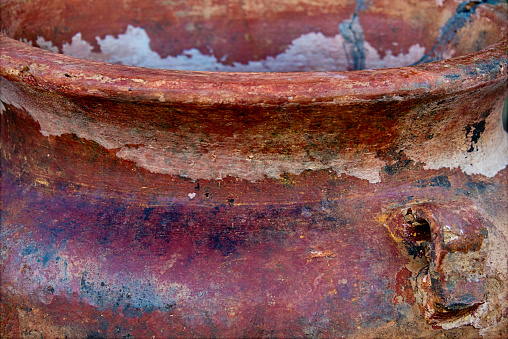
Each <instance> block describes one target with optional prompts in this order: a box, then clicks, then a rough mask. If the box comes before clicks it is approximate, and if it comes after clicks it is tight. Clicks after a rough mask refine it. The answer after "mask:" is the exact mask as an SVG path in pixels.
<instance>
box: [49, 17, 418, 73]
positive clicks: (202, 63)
mask: <svg viewBox="0 0 508 339" xmlns="http://www.w3.org/2000/svg"><path fill="white" fill-rule="evenodd" d="M96 40H97V43H98V45H99V46H100V49H101V52H100V53H96V52H93V51H92V50H93V48H92V45H91V44H90V43H89V42H87V41H85V40H83V39H82V35H81V33H77V34H76V35H75V36H74V37H72V40H71V42H70V43H65V44H64V45H63V46H62V52H63V54H65V55H69V56H74V57H78V58H84V59H91V60H98V61H107V62H112V63H119V64H124V65H131V66H140V67H148V68H165V69H178V70H200V71H223V72H225V71H227V72H287V71H340V70H347V69H348V58H347V55H346V53H345V50H344V46H345V45H346V44H345V40H344V38H343V37H342V36H341V35H340V34H337V35H335V36H333V37H326V36H324V35H323V34H322V33H321V32H312V33H307V34H303V35H301V36H300V37H298V38H297V39H295V40H293V41H292V43H291V44H290V45H289V46H288V47H287V49H286V50H285V51H284V52H283V53H281V54H278V55H276V56H274V57H271V56H270V57H267V58H266V59H264V60H261V61H250V62H249V63H247V64H241V63H238V62H234V63H233V64H232V65H225V64H223V63H222V62H221V60H218V59H217V58H216V57H215V56H214V55H213V51H210V55H206V54H203V53H202V52H200V51H199V50H198V49H196V48H191V49H187V50H185V51H183V53H182V54H180V55H178V56H168V57H166V58H161V57H160V56H159V55H158V54H157V53H156V52H154V51H153V50H151V48H150V37H149V36H148V34H147V33H146V31H145V30H144V29H143V28H140V27H134V26H131V25H129V26H128V27H127V30H126V31H125V33H124V34H119V35H118V37H117V38H115V37H113V36H111V35H107V36H106V37H105V38H104V39H101V38H100V37H96ZM44 46H49V48H52V45H51V46H50V43H49V44H48V43H45V44H44ZM363 48H364V55H365V67H366V68H370V69H376V68H389V67H400V66H407V65H410V64H413V63H415V62H416V61H417V60H419V59H421V58H422V57H423V56H424V54H425V48H424V47H421V46H420V45H419V44H415V45H413V46H411V47H410V48H409V50H408V52H407V53H406V54H404V53H400V54H399V55H396V56H395V55H393V53H392V52H391V51H389V50H388V51H386V55H385V56H384V57H381V56H380V55H379V53H378V52H377V50H376V49H375V48H374V47H372V46H371V45H370V44H369V43H368V42H364V43H363Z"/></svg>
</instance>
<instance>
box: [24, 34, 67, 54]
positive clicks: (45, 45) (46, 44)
mask: <svg viewBox="0 0 508 339" xmlns="http://www.w3.org/2000/svg"><path fill="white" fill-rule="evenodd" d="M24 42H25V43H28V42H26V41H24ZM35 42H36V43H37V45H38V46H39V47H40V48H41V49H44V50H46V51H50V52H53V53H59V52H60V50H59V49H58V46H53V42H52V41H51V40H50V41H46V40H44V38H43V37H42V36H38V37H37V40H35ZM29 44H30V45H31V43H29Z"/></svg>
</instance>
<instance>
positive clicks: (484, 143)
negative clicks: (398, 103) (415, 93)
mask: <svg viewBox="0 0 508 339" xmlns="http://www.w3.org/2000/svg"><path fill="white" fill-rule="evenodd" d="M502 104H503V102H502V101H500V102H498V104H497V107H495V108H494V109H493V110H489V111H488V112H485V114H486V115H488V116H487V117H486V118H479V119H478V120H477V121H476V122H473V123H469V124H465V126H464V127H463V128H462V129H459V128H453V129H448V128H445V127H444V126H445V125H446V124H454V123H455V122H454V118H452V116H451V115H449V116H448V117H446V120H449V121H445V120H443V121H442V122H441V124H438V125H436V126H434V127H432V128H430V129H429V130H428V131H427V132H423V131H422V130H421V131H420V133H419V137H418V139H419V140H417V139H413V141H412V143H411V144H408V145H407V146H406V147H405V148H404V153H405V154H406V155H407V156H408V157H409V158H411V159H412V160H413V161H420V162H422V163H424V164H425V166H424V168H425V169H439V168H443V167H447V168H460V169H461V170H462V171H464V172H465V173H466V174H470V175H471V174H483V175H485V176H488V177H493V176H494V175H496V174H497V173H498V172H499V171H500V170H502V169H504V168H505V167H506V166H507V165H508V134H507V133H506V132H505V131H504V129H503V125H502V123H501V121H500V117H501V108H502ZM414 119H415V117H408V124H410V125H415V126H417V125H418V124H417V123H416V122H415V120H414ZM425 128H426V127H425ZM445 130H447V132H444V131H445ZM427 133H428V135H426V134H427ZM450 133H453V135H450ZM443 138H446V140H450V141H452V140H453V142H445V143H443ZM424 139H425V140H424ZM417 145H418V146H417Z"/></svg>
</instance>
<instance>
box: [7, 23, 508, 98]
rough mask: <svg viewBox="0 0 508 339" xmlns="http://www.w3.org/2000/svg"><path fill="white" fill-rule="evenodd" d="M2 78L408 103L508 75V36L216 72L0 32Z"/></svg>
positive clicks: (137, 91)
mask: <svg viewBox="0 0 508 339" xmlns="http://www.w3.org/2000/svg"><path fill="white" fill-rule="evenodd" d="M0 51H1V56H0V77H3V78H6V79H7V80H8V81H14V82H24V83H26V84H28V85H29V86H31V87H33V88H35V89H39V90H46V91H48V90H49V91H51V92H55V93H56V94H60V95H64V96H69V95H72V96H85V97H90V96H92V97H97V98H106V99H110V100H121V101H136V102H155V103H159V104H160V103H173V104H174V103H183V104H194V105H205V106H208V105H221V104H222V105H224V104H225V105H231V104H236V105H256V104H258V105H280V104H284V103H286V104H289V103H295V104H306V103H307V104H318V103H320V104H323V103H324V104H326V103H332V104H341V103H347V102H352V101H353V102H354V101H371V100H373V99H378V100H385V101H402V100H405V99H406V98H415V97H421V96H428V95H430V96H435V95H436V96H442V95H443V94H451V93H454V92H462V91H467V90H472V89H474V88H478V87H483V86H486V85H488V84H489V83H492V82H498V81H502V80H506V79H507V78H508V34H505V35H504V36H503V37H502V38H501V39H500V40H499V41H498V42H496V43H494V44H492V45H490V46H488V47H486V48H484V49H482V50H480V51H478V52H474V53H470V54H466V55H462V56H458V57H454V58H450V59H445V60H441V61H435V62H429V63H426V64H419V65H414V66H404V67H398V68H383V69H373V70H359V71H321V72H264V73H249V72H210V71H181V70H170V69H150V68H143V67H137V66H127V65H117V64H111V63H107V62H100V61H93V60H86V59H80V58H76V57H71V56H67V55H63V54H57V53H53V52H50V51H45V50H42V49H40V48H37V47H33V46H30V45H28V44H26V43H23V42H21V41H17V40H15V39H12V38H9V37H7V36H6V35H5V34H3V33H1V32H0Z"/></svg>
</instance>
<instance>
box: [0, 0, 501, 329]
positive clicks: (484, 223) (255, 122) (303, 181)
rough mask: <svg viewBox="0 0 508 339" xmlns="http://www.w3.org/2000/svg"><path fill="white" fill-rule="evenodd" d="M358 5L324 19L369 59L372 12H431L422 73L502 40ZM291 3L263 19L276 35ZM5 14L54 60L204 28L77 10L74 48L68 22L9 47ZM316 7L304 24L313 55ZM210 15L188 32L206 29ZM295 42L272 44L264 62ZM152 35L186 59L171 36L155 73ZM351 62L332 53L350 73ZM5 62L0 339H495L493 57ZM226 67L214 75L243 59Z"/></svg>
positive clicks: (481, 15) (494, 9)
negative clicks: (258, 64)
mask: <svg viewBox="0 0 508 339" xmlns="http://www.w3.org/2000/svg"><path fill="white" fill-rule="evenodd" d="M67 3H68V1H67ZM112 3H113V2H101V4H102V5H101V6H102V7H100V6H99V7H98V8H99V9H98V11H99V12H100V13H105V11H104V10H105V9H107V8H109V7H108V6H112V5H111V4H112ZM159 3H162V2H157V4H159ZM330 3H332V2H330ZM333 3H335V2H333ZM362 3H363V2H361V1H358V2H357V3H355V2H352V1H351V2H347V1H346V2H337V5H334V6H332V5H330V6H331V7H330V13H332V14H333V15H336V14H337V13H342V14H340V15H342V16H341V17H340V18H339V19H340V20H338V19H334V20H338V21H339V22H346V24H347V23H350V24H351V25H350V26H348V27H349V28H348V27H345V28H343V32H346V33H343V34H344V35H347V34H348V33H347V32H349V33H351V34H352V35H351V36H352V37H353V38H351V39H350V40H349V41H350V42H351V44H353V45H354V44H356V43H357V42H358V41H359V40H361V39H359V37H360V35H358V32H359V31H358V30H357V31H355V32H353V31H351V30H353V29H354V28H355V27H356V25H357V24H358V22H356V21H355V20H359V24H361V25H362V27H363V28H362V31H363V33H362V34H363V39H365V41H371V42H372V41H378V42H379V43H380V44H381V41H382V40H383V39H374V38H372V34H373V33H372V32H373V31H372V28H369V27H370V26H369V25H368V24H367V23H366V22H368V21H366V18H367V17H366V16H364V15H367V14H368V15H369V16H368V17H369V18H370V19H372V18H374V17H375V16H376V15H377V17H378V18H379V20H381V19H383V18H384V17H385V16H388V14H387V12H382V11H380V8H390V9H389V10H387V11H388V12H389V11H392V13H391V14H389V16H390V17H393V16H397V15H399V16H400V17H405V16H406V14H407V11H413V12H411V13H413V14H414V15H416V14H417V13H419V12H418V11H417V9H418V10H419V11H424V10H425V9H426V8H437V12H436V13H438V14H439V15H441V16H440V19H439V20H436V18H433V17H431V16H429V17H428V18H424V19H422V20H423V21H415V23H418V22H423V23H424V24H422V25H421V26H418V27H420V29H423V28H428V27H430V26H432V27H434V26H435V27H434V28H433V29H432V30H431V31H433V32H434V33H433V35H432V36H431V37H425V38H424V37H423V36H422V39H421V40H420V42H421V44H422V46H425V47H426V54H427V55H428V57H429V58H441V57H442V56H443V55H442V54H443V53H444V52H443V51H446V50H447V48H448V47H449V46H451V45H450V44H452V45H453V43H452V42H450V41H451V40H448V37H447V35H446V32H448V31H449V30H450V31H451V30H454V29H455V28H457V30H458V31H459V32H462V31H461V30H465V31H464V32H478V31H481V30H482V29H485V30H486V33H485V35H484V38H485V41H487V42H489V43H490V42H494V41H490V40H489V39H493V38H492V35H495V34H498V37H499V35H500V34H501V33H502V32H504V31H505V26H503V25H502V24H500V22H502V21H499V18H500V17H502V16H503V14H502V12H500V11H498V10H499V8H504V7H502V6H504V5H503V4H502V3H498V2H496V1H487V4H483V3H482V4H479V3H476V2H475V3H472V4H471V6H473V5H474V8H473V7H470V8H469V9H467V10H460V11H459V10H456V7H457V5H458V4H456V3H454V2H453V1H429V2H422V1H420V2H419V3H422V5H421V6H423V7H418V6H417V5H416V2H415V5H414V6H413V5H411V6H409V7H407V8H409V9H404V10H402V9H397V7H396V6H397V5H396V4H394V5H386V7H381V6H380V4H381V2H380V1H379V2H373V4H371V6H370V7H362ZM55 4H56V5H55V6H56V7H55V8H58V6H59V2H55ZM123 4H124V5H125V6H127V8H128V6H130V5H129V3H128V2H123ZM376 4H377V5H376ZM440 4H441V5H440ZM57 5H58V6H57ZM75 5H76V6H77V7H76V8H78V9H79V8H81V7H79V6H82V5H83V3H82V2H76V4H75ZM247 5H252V6H253V2H247ZM247 5H242V6H247ZM290 5H293V2H290V1H288V2H287V3H286V2H284V3H283V2H281V5H280V6H281V7H276V6H275V7H273V8H270V9H268V7H267V8H266V9H264V10H265V11H268V12H270V13H271V14H270V13H268V14H266V13H265V15H266V17H270V16H271V15H273V16H274V21H273V22H277V20H282V22H284V23H288V22H290V21H291V22H292V20H290V19H292V16H293V15H294V13H293V12H291V11H288V10H287V8H288V6H290ZM4 6H5V8H6V9H8V10H9V11H15V10H16V11H18V13H24V14H23V15H21V14H18V17H17V18H18V19H19V20H18V21H15V20H13V19H12V18H9V19H8V20H7V21H6V20H4V17H2V25H5V27H7V30H6V32H7V33H8V34H9V35H10V36H11V37H15V38H16V39H19V38H22V37H24V38H26V39H30V40H32V41H35V40H36V39H37V36H39V34H40V36H44V38H45V41H49V40H52V41H53V45H54V46H59V48H62V46H63V44H64V43H65V42H69V41H70V40H69V39H71V38H72V37H73V36H75V34H76V33H77V32H81V31H82V32H83V34H84V35H83V36H84V38H85V40H87V41H89V42H91V41H93V37H95V36H97V35H98V36H101V37H103V38H104V36H105V34H119V33H123V32H124V30H125V27H126V26H127V24H134V22H128V21H129V20H134V21H135V20H136V18H135V17H136V15H141V14H140V13H142V14H143V15H146V14H148V13H150V14H151V15H153V17H154V18H156V14H158V13H160V16H161V17H163V18H166V17H167V16H174V17H171V18H172V19H174V20H176V21H174V22H176V23H173V24H171V25H172V27H173V28H174V29H177V28H178V27H180V28H178V29H181V27H182V25H185V24H186V23H185V22H184V21H185V20H190V21H189V22H193V23H196V25H197V24H198V23H201V21H200V20H205V19H199V18H198V19H196V18H194V17H192V15H191V14H190V13H194V14H193V15H195V16H196V17H200V16H203V15H204V14H203V13H205V12H200V11H196V10H194V11H193V10H192V9H193V8H194V7H196V8H198V7H197V6H198V5H197V3H196V4H194V2H190V3H189V5H184V3H182V4H179V5H177V6H188V7H186V9H185V11H186V12H185V15H187V16H189V17H188V18H186V17H185V16H176V14H175V13H173V12H164V13H162V12H161V11H156V10H155V9H157V8H158V7H157V6H158V5H157V6H154V7H153V8H154V11H153V13H152V12H149V11H152V9H151V8H152V7H150V6H148V5H146V7H147V8H146V9H140V13H136V12H132V11H127V13H129V15H131V16H133V18H127V19H125V20H126V21H122V20H124V19H123V18H124V17H125V16H123V17H122V19H120V18H118V23H117V24H116V23H115V22H116V21H115V20H116V19H115V17H113V19H114V20H113V19H112V20H113V23H112V24H111V25H110V26H108V27H104V26H101V25H98V24H97V23H100V22H102V21H104V20H103V19H100V18H101V17H100V16H96V17H95V16H93V15H90V13H89V12H87V11H85V10H83V16H84V17H85V18H86V20H91V19H92V18H93V20H97V21H96V22H95V21H90V23H96V24H97V25H91V26H92V28H91V29H92V30H98V31H92V30H91V31H89V33H87V34H89V35H88V36H85V30H84V27H79V25H78V27H74V28H72V29H69V30H68V31H66V30H63V29H60V28H62V27H67V26H68V25H69V24H68V23H67V20H71V18H73V16H75V15H77V14H73V15H70V14H67V15H68V17H67V16H65V15H64V14H61V15H60V14H58V15H56V14H55V15H54V16H52V20H53V19H54V20H55V22H48V23H47V24H44V25H43V24H41V23H40V22H39V23H37V22H35V23H33V26H27V28H26V30H27V34H26V35H24V34H23V29H21V28H20V27H23V22H24V21H23V20H32V19H33V20H39V18H38V16H36V14H37V13H38V12H36V11H35V12H34V9H33V8H32V7H30V6H26V7H23V4H22V2H14V3H9V5H4ZM9 6H10V7H9ZM44 6H47V4H46V3H45V2H44V1H43V2H42V3H41V7H39V8H40V9H39V10H40V11H42V10H43V9H44V8H46V7H44ZM161 6H162V5H161ZM193 6H194V7H193ZM217 6H218V7H217V8H216V9H217V10H219V9H221V8H222V9H224V8H230V7H234V6H236V5H235V4H233V2H226V1H224V2H221V3H220V4H219V5H217ZM302 6H303V5H302ZM390 6H391V7H390ZM500 6H501V7H500ZM71 7H72V6H71ZM148 7H150V8H148ZM212 7H213V6H212V5H210V8H212ZM223 7H224V8H223ZM318 7H319V8H321V9H320V10H318ZM47 8H49V7H47ZM214 8H215V7H214ZM262 8H264V7H262ZM312 8H314V9H315V11H317V12H316V13H314V12H312V10H311V9H312ZM323 8H325V9H326V8H328V7H326V4H323V2H319V3H315V4H314V3H313V2H311V1H309V2H308V5H307V7H304V8H303V9H302V10H304V11H307V12H309V13H310V14H309V16H308V17H305V19H304V20H310V21H312V20H314V21H312V22H315V23H321V22H323V26H322V27H323V29H322V32H323V34H325V33H326V27H327V26H326V25H327V24H328V23H327V22H328V21H327V20H328V19H327V18H328V17H327V15H328V14H326V15H325V14H324V13H325V12H326V11H325V10H323ZM404 8H406V7H404ZM69 11H70V12H69V13H74V12H73V11H77V9H74V8H70V9H69ZM224 11H225V13H228V14H227V15H229V16H231V17H232V18H233V17H235V15H237V14H235V13H236V12H234V11H233V12H230V11H229V10H224ZM259 11H260V9H259ZM277 11H280V12H284V11H286V12H287V17H286V19H284V17H281V16H277V15H275V14H273V13H272V12H274V13H275V12H277ZM362 11H363V12H362ZM376 11H378V12H377V14H376ZM405 11H406V12H405ZM56 12H58V11H56ZM3 13H4V12H2V15H4V14H3ZM10 13H14V12H10ZM27 13H28V14H27ZM58 13H60V12H58ZM61 13H64V12H61ZM213 13H214V12H210V13H209V15H210V17H209V18H207V19H206V20H210V21H206V20H205V21H203V22H204V23H207V22H208V23H210V25H211V23H214V24H215V23H216V21H213V20H211V19H210V18H213V17H220V15H218V14H217V16H214V15H215V14H213ZM313 13H314V14H313ZM353 13H357V15H358V17H357V18H355V17H354V16H352V15H353ZM358 13H359V14H358ZM362 13H363V14H362ZM366 13H367V14H366ZM397 13H399V14H397ZM454 13H455V14H454ZM461 13H462V14H461ZM464 13H466V14H467V15H466V14H464ZM500 13H501V14H500ZM101 15H102V14H101ZM114 15H118V16H119V17H120V15H119V14H118V12H117V13H116V14H114ZM251 15H252V14H251ZM337 17H338V14H337ZM470 17H471V18H473V17H474V20H473V19H471V20H473V21H468V20H470ZM275 18H277V20H276V19H275ZM281 18H282V19H281ZM496 18H497V19H496ZM370 19H369V20H370ZM58 20H61V22H60V23H57V21H58ZM86 20H85V21H86ZM154 20H155V19H154ZM161 20H162V19H161ZM179 20H183V21H179ZM347 20H350V21H347ZM372 20H373V19H372ZM415 20H416V19H415ZM310 21H309V22H310ZM4 22H7V24H5V23H4ZM69 22H70V21H69ZM77 22H79V23H80V24H81V21H79V20H78V21H77ZM168 22H170V21H168ZM259 22H260V23H262V21H259ZM355 22H356V23H355ZM369 22H370V21H369ZM155 23H156V22H155ZM384 23H386V21H385V22H384ZM152 24H154V23H152ZM299 24H300V25H301V27H300V28H301V29H302V30H304V31H302V32H309V31H305V30H310V31H312V30H314V29H315V28H313V26H309V24H308V22H307V26H306V25H303V24H301V23H299ZM407 24H408V22H406V21H396V22H395V23H394V24H393V25H394V26H393V27H392V28H393V30H394V31H396V28H397V27H399V26H400V27H402V28H404V27H406V26H405V25H407ZM38 25H39V26H40V27H41V28H40V31H39V32H36V31H35V30H33V27H37V26H38ZM115 25H118V27H115ZM154 25H155V24H154ZM380 25H381V24H380ZM397 25H399V26H397ZM429 25H430V26H429ZM474 25H477V26H476V27H477V30H475V29H474V27H475V26H474ZM155 26H156V25H155ZM155 26H154V27H155ZM48 27H60V28H59V29H58V30H51V32H54V36H51V34H53V33H51V34H49V33H48V32H49V31H48V29H49V28H48ZM144 27H145V29H146V30H147V31H150V26H149V25H145V26H144ZM215 27H218V28H220V27H222V26H220V25H218V26H215ZM224 27H226V26H224ZM372 27H374V26H372ZM380 27H382V26H380ZM440 27H445V28H446V29H442V30H441V31H440V32H441V35H439V34H438V32H439V28H440ZM489 27H490V29H491V30H490V31H487V28H489ZM106 28H108V29H111V31H109V32H106ZM300 28H299V29H300ZM402 28H400V29H402ZM164 29H167V28H164ZM279 29H280V26H279ZM335 29H339V28H338V27H337V25H336V26H335ZM397 29H399V28H397ZM152 30H153V28H152ZM260 30H261V29H260ZM348 30H349V31H348ZM230 31H231V32H236V31H238V32H240V33H241V34H244V32H243V31H241V30H240V29H239V28H238V29H237V26H227V29H226V28H224V30H223V31H221V29H217V36H221V34H225V35H223V36H225V37H227V38H228V39H231V41H234V39H233V37H232V36H229V35H228V34H230V33H227V32H230ZM416 31H417V33H418V32H420V31H419V30H416ZM178 32H179V33H182V32H181V31H178ZM302 32H300V31H299V30H290V32H289V33H288V34H287V35H286V34H281V39H285V40H284V42H283V43H282V42H280V41H279V42H273V45H272V43H270V44H269V45H270V46H271V47H266V48H265V47H263V48H262V51H263V52H262V53H261V54H260V55H259V58H262V57H265V56H267V55H273V54H274V53H277V51H274V50H271V49H270V48H275V47H274V46H280V45H281V44H289V43H290V42H291V41H292V40H293V39H294V37H297V36H299V35H300V34H302ZM387 32H388V33H386V34H391V33H390V30H388V31H387ZM492 32H494V33H492ZM240 33H238V34H240ZM353 33H354V34H353ZM392 33H393V32H392ZM231 34H233V33H231ZM235 34H237V33H235ZM266 34H268V33H266ZM326 34H329V35H332V34H336V32H332V33H326ZM379 34H381V33H379ZM418 34H419V33H418ZM418 34H417V35H416V36H417V37H419V35H418ZM475 34H476V33H475ZM293 35H294V36H293ZM438 35H439V36H438ZM155 37H156V34H153V35H152V42H153V46H152V47H153V49H154V50H155V51H157V52H158V53H160V55H161V56H165V54H164V53H166V54H167V53H169V54H171V53H176V54H178V53H179V50H182V49H185V48H187V46H186V45H185V44H187V43H195V44H198V42H197V41H198V40H199V39H198V38H195V41H194V40H192V36H187V35H185V36H184V38H182V40H181V41H182V44H183V45H181V46H180V45H178V44H172V45H171V44H170V45H171V46H172V47H171V48H175V49H176V51H172V50H171V51H170V50H166V51H165V52H164V51H162V49H163V48H170V47H167V46H166V45H164V44H163V43H162V42H156V41H157V39H156V38H155ZM253 39H254V38H253ZM187 40H188V41H189V42H186V41H187ZM452 40H453V39H452ZM480 40H481V39H479V40H477V42H478V41H480ZM400 41H401V42H400V44H401V47H400V48H401V49H404V48H407V47H408V46H409V45H407V44H409V43H412V42H411V41H402V40H400ZM455 41H456V42H457V41H459V42H460V43H458V45H457V50H460V53H461V54H462V53H465V52H470V51H472V50H476V49H478V48H477V47H478V46H473V45H474V43H473V42H472V40H471V39H469V38H468V37H467V36H466V35H465V34H464V35H461V34H459V35H458V36H457V39H456V40H455ZM249 43H250V42H249ZM479 43H481V42H479ZM404 44H406V45H404ZM219 45H220V44H219V43H218V42H217V45H214V47H213V48H214V50H215V51H222V52H224V51H225V50H224V49H220V48H219V47H218V46H219ZM353 45H350V46H349V47H350V49H349V51H351V53H352V54H351V55H353V54H354V55H357V56H361V55H362V53H364V52H365V50H363V52H362V49H361V48H358V45H355V46H356V47H355V46H353ZM445 45H446V46H448V47H446V46H445ZM175 46H176V47H175ZM189 46H196V45H189ZM237 46H240V47H241V46H243V45H241V44H239V45H237ZM249 46H250V45H249ZM257 46H261V45H257ZM434 46H437V47H435V48H434ZM0 47H1V48H2V56H1V59H0V62H1V68H0V76H1V77H0V81H1V82H0V85H1V93H0V99H1V103H2V106H0V109H1V111H2V114H1V124H2V125H1V126H2V130H1V140H2V146H1V161H2V168H1V170H2V177H1V202H2V211H1V213H2V214H1V218H2V229H1V240H2V248H1V256H0V260H1V261H0V264H1V266H0V267H1V296H2V297H1V298H2V299H1V302H0V312H1V322H0V323H1V333H2V335H3V336H6V337H19V336H26V337H31V336H39V335H43V336H44V337H65V336H67V337H108V338H109V337H130V336H134V337H153V336H155V337H260V336H270V337H323V338H324V337H361V338H366V337H367V338H368V337H372V338H374V337H376V338H378V337H394V336H398V337H439V336H442V337H453V336H455V337H464V338H476V337H479V336H485V337H489V338H503V337H506V336H508V286H507V285H506V281H508V263H507V258H508V220H507V218H506V214H507V212H508V207H507V205H506V201H508V189H507V182H508V169H507V168H506V163H507V161H508V151H507V150H508V148H507V147H508V146H507V145H508V139H507V133H506V132H505V131H504V130H503V129H502V126H501V122H500V112H501V107H502V104H503V100H504V99H505V97H506V95H507V93H508V81H507V79H508V52H507V51H508V39H507V38H506V37H504V38H503V39H502V40H501V41H500V42H498V43H497V44H495V45H493V46H491V47H489V48H487V49H485V50H482V51H480V52H478V53H474V54H469V55H465V56H462V57H459V58H454V59H450V60H444V61H440V62H436V63H431V64H425V65H418V66H413V67H405V68H399V69H382V70H364V71H354V72H308V73H270V74H266V73H265V74H260V73H243V74H237V73H207V72H183V71H168V70H149V69H141V68H136V67H129V66H121V65H110V64H104V63H100V62H96V61H84V60H78V59H75V58H71V57H69V56H64V55H55V54H51V53H49V52H47V51H43V50H40V49H35V48H32V47H30V46H28V45H26V44H23V43H21V42H18V41H15V40H13V39H10V38H7V37H6V36H5V35H0ZM96 47H97V46H96ZM353 47H354V48H353ZM224 48H225V47H224ZM251 48H252V47H249V48H247V47H245V50H249V51H250V50H251ZM260 48H261V47H260ZM351 48H352V49H351ZM376 48H377V50H378V51H381V50H383V48H382V47H379V46H376ZM469 49H471V50H469ZM242 50H243V49H242V48H238V47H237V51H238V53H240V52H241V51H242ZM222 52H220V53H222ZM240 54H241V53H240ZM240 54H238V55H233V54H231V58H233V59H231V62H235V61H245V62H247V61H252V60H257V59H251V57H252V54H250V55H243V56H242V55H240ZM445 54H446V53H445ZM217 56H220V54H217ZM242 58H243V59H242ZM358 58H360V57H357V60H356V61H359V59H358Z"/></svg>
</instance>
